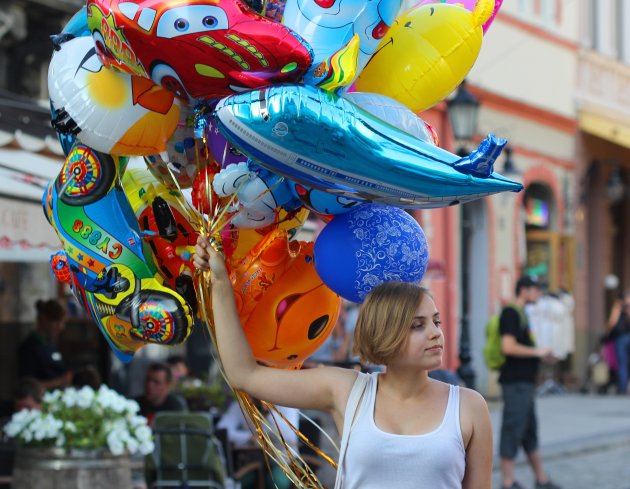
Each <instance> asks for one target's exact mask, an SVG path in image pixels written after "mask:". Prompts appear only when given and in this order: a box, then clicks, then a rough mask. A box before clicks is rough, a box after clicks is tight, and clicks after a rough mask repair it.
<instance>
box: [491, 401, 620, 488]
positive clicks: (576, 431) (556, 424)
mask: <svg viewBox="0 0 630 489" xmlns="http://www.w3.org/2000/svg"><path fill="white" fill-rule="evenodd" d="M536 402H537V413H538V423H539V427H538V429H539V435H540V438H539V441H540V450H541V454H542V455H543V457H544V458H549V457H559V456H567V455H571V454H574V453H578V452H583V451H593V450H599V449H604V448H607V447H611V446H614V445H620V444H626V445H627V446H630V397H628V396H612V395H606V396H599V395H584V394H555V395H549V396H543V397H538V398H537V401H536ZM488 405H489V408H490V416H491V418H492V426H493V430H494V441H495V450H494V452H495V454H496V453H497V445H498V442H499V433H500V432H499V429H500V426H501V403H500V402H490V403H489V404H488ZM521 460H522V461H524V460H525V457H524V456H522V454H521V457H519V458H518V459H517V463H518V462H519V461H521ZM629 463H630V462H629ZM498 468H499V467H498V459H497V458H495V467H494V469H495V470H498ZM629 486H630V481H629Z"/></svg>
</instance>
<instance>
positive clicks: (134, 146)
mask: <svg viewBox="0 0 630 489" xmlns="http://www.w3.org/2000/svg"><path fill="white" fill-rule="evenodd" d="M48 92H49V93H50V100H51V107H52V122H53V127H54V128H55V129H56V130H57V132H58V133H59V134H62V135H64V136H66V137H68V136H75V137H76V138H77V139H79V140H80V141H81V142H82V143H84V144H87V145H88V146H90V147H91V148H92V149H95V150H97V151H102V152H104V153H110V154H122V155H138V156H143V155H149V154H153V153H159V152H161V151H164V150H165V149H166V144H167V141H168V140H169V138H170V137H171V135H172V134H173V132H174V131H175V129H176V127H177V122H178V119H179V114H180V103H179V101H178V100H177V99H175V97H174V96H173V94H172V93H170V92H168V91H166V90H164V89H163V88H162V87H159V86H157V85H156V84H155V83H153V82H152V81H151V80H148V79H146V78H142V77H138V76H130V75H129V74H127V73H121V72H120V71H115V70H111V69H107V68H106V67H105V66H103V64H102V63H101V61H100V59H99V58H98V56H97V55H96V49H95V47H94V41H93V39H92V38H91V37H77V38H74V39H71V40H69V41H66V42H63V43H61V44H59V46H58V49H57V50H56V51H55V53H54V54H53V57H52V60H51V62H50V66H49V69H48ZM68 150H69V148H68Z"/></svg>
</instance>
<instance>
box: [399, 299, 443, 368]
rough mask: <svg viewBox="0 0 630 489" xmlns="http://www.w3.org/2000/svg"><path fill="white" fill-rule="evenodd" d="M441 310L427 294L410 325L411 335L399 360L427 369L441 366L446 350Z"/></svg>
mask: <svg viewBox="0 0 630 489" xmlns="http://www.w3.org/2000/svg"><path fill="white" fill-rule="evenodd" d="M441 326H442V321H441V320H440V312H439V311H438V310H437V307H436V306H435V302H434V301H433V298H432V297H431V296H429V295H428V294H425V296H424V298H423V299H422V302H421V303H420V306H419V307H418V309H417V310H416V313H415V315H414V318H413V319H412V321H411V324H410V325H409V336H408V337H407V342H406V343H405V345H404V346H403V348H402V351H401V355H400V359H399V361H400V362H402V363H404V364H407V365H410V366H416V367H420V368H422V369H426V370H433V369H436V368H439V367H440V365H441V364H442V354H443V352H444V335H443V334H442V327H441Z"/></svg>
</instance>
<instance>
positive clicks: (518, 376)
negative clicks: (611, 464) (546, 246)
mask: <svg viewBox="0 0 630 489" xmlns="http://www.w3.org/2000/svg"><path fill="white" fill-rule="evenodd" d="M539 296H540V286H539V284H538V282H536V281H535V280H534V279H533V278H532V277H529V276H523V277H521V278H520V279H519V280H518V282H517V283H516V298H515V299H514V301H513V303H512V304H509V305H507V306H506V307H504V308H503V310H502V311H501V316H500V319H499V332H500V335H501V352H502V353H503V356H504V357H505V361H503V363H502V364H501V365H500V375H499V383H500V384H501V390H502V394H503V419H502V423H501V441H500V445H499V455H500V456H501V480H502V487H503V488H504V489H523V486H521V485H520V484H519V483H518V482H516V481H515V480H514V459H515V458H516V454H517V452H518V449H519V446H522V447H523V449H524V450H525V453H526V454H527V459H528V461H529V464H530V466H531V467H532V470H533V471H534V475H535V477H536V489H560V488H559V486H557V485H556V484H554V483H553V482H551V481H550V480H549V477H548V476H547V474H546V473H545V471H544V469H543V466H542V460H541V458H540V452H539V450H538V429H537V422H536V411H535V395H536V378H537V376H538V366H539V363H540V360H541V359H545V360H552V359H553V355H552V351H551V348H537V347H536V344H535V342H534V338H533V337H532V333H531V330H530V328H529V321H528V319H527V315H526V314H525V306H526V305H527V304H532V303H535V302H536V301H537V300H538V297H539Z"/></svg>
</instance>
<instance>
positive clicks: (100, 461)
mask: <svg viewBox="0 0 630 489" xmlns="http://www.w3.org/2000/svg"><path fill="white" fill-rule="evenodd" d="M131 486H132V483H131V467H130V464H129V458H128V457H126V456H124V457H114V456H112V455H111V454H109V452H104V451H102V450H73V451H72V452H71V453H65V452H64V451H63V450H59V449H55V448H51V449H35V448H30V449H29V448H20V449H19V450H18V451H17V454H16V456H15V465H14V467H13V481H12V484H11V487H12V488H13V489H112V488H116V489H122V488H129V487H131Z"/></svg>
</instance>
